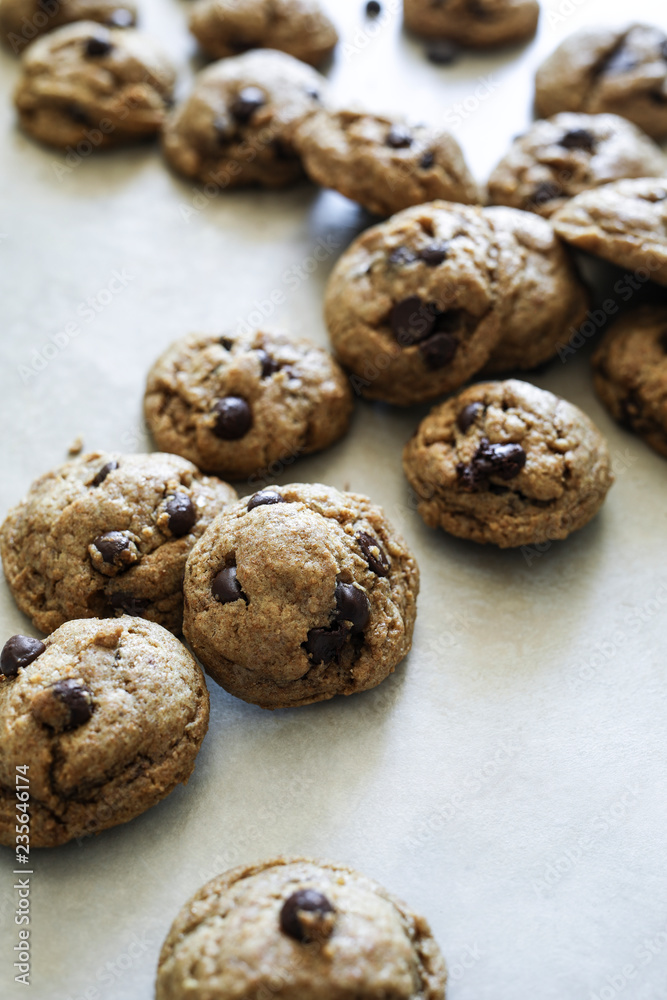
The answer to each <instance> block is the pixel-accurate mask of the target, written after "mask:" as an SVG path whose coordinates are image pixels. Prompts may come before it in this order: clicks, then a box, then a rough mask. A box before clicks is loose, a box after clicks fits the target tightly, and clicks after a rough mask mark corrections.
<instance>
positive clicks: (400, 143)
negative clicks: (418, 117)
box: [385, 125, 412, 149]
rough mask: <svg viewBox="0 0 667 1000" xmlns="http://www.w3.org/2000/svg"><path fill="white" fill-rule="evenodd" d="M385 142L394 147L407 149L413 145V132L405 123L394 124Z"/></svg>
mask: <svg viewBox="0 0 667 1000" xmlns="http://www.w3.org/2000/svg"><path fill="white" fill-rule="evenodd" d="M385 144H386V145H387V146H391V148H392V149H406V148H407V147H408V146H411V145H412V133H411V132H410V129H408V128H406V127H405V125H392V126H391V128H390V129H389V132H388V134H387V138H386V139H385Z"/></svg>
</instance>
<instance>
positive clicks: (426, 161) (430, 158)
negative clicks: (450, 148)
mask: <svg viewBox="0 0 667 1000" xmlns="http://www.w3.org/2000/svg"><path fill="white" fill-rule="evenodd" d="M434 163H435V153H433V152H432V151H431V150H430V149H429V150H428V151H427V152H426V153H424V155H423V156H422V158H421V160H420V161H419V166H420V167H421V168H422V170H428V169H429V168H430V167H432V166H433V164H434Z"/></svg>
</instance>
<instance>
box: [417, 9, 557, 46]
mask: <svg viewBox="0 0 667 1000" xmlns="http://www.w3.org/2000/svg"><path fill="white" fill-rule="evenodd" d="M403 16H404V20H405V26H406V27H407V28H409V29H410V30H411V31H414V32H415V33H416V34H417V35H425V36H427V37H431V36H435V37H436V38H449V39H451V40H452V41H453V42H458V44H459V45H466V46H469V47H470V48H493V47H495V46H500V45H513V44H515V43H517V42H523V41H525V40H526V39H528V38H532V37H533V35H534V34H535V32H536V30H537V22H538V20H539V17H540V5H539V3H538V2H537V0H403Z"/></svg>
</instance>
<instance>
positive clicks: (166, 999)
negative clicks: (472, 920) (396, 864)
mask: <svg viewBox="0 0 667 1000" xmlns="http://www.w3.org/2000/svg"><path fill="white" fill-rule="evenodd" d="M446 978H447V970H446V967H445V962H444V959H443V957H442V954H441V952H440V949H439V948H438V945H437V943H436V941H435V939H434V938H433V935H432V932H431V929H430V927H429V925H428V923H427V922H426V920H425V919H424V918H423V917H420V916H418V915H417V914H415V913H413V912H412V911H411V910H410V909H409V908H408V906H406V904H405V903H403V902H401V900H399V899H397V898H396V897H395V896H393V895H392V894H390V893H389V892H387V890H386V889H383V888H382V886H380V885H378V883H377V882H374V881H373V880H372V879H369V878H367V877H366V876H365V875H362V874H360V873H359V872H356V871H354V870H353V869H351V868H348V867H347V866H345V865H339V864H333V863H331V862H328V861H315V860H312V859H309V858H296V857H278V858H272V859H269V860H266V861H263V862H260V863H258V864H255V865H246V866H243V867H240V868H235V869H232V870H231V871H228V872H225V873H224V874H223V875H219V876H218V877H217V878H215V879H213V880H212V881H211V882H208V883H207V884H206V885H205V886H203V887H202V888H201V889H200V890H199V891H198V892H197V893H196V894H195V895H194V896H193V897H192V899H190V900H189V901H188V902H187V903H186V904H185V906H184V907H183V908H182V910H181V912H180V913H179V914H178V916H177V917H176V919H175V921H174V923H173V924H172V927H171V930H170V932H169V934H168V936H167V939H166V941H165V942H164V945H163V947H162V951H161V954H160V959H159V963H158V973H157V985H156V1000H176V998H177V997H181V996H183V989H184V987H185V984H186V983H187V991H188V997H189V998H191V1000H204V998H205V997H210V996H212V995H213V994H212V991H214V993H215V996H216V998H219V1000H235V998H237V997H238V996H245V995H247V994H249V993H252V992H253V991H254V990H258V991H260V992H262V991H264V990H267V991H270V989H271V986H272V984H273V983H275V982H276V981H277V980H278V981H279V982H280V983H281V984H282V990H283V992H284V993H285V995H286V996H294V997H299V998H301V1000H327V998H330V997H334V996H335V997H336V998H337V1000H359V998H361V997H380V996H391V998H392V1000H416V998H417V997H418V998H420V1000H444V997H445V981H446Z"/></svg>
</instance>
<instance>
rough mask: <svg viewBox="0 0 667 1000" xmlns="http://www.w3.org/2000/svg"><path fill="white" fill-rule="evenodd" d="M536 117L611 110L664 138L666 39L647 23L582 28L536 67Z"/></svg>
mask: <svg viewBox="0 0 667 1000" xmlns="http://www.w3.org/2000/svg"><path fill="white" fill-rule="evenodd" d="M535 108H536V110H537V113H538V115H539V116H540V118H549V117H550V116H551V115H555V114H557V113H558V112H559V111H584V112H587V113H588V114H601V113H604V112H611V113H612V114H616V115H621V116H622V117H623V118H627V119H628V120H629V121H631V122H634V123H635V125H639V127H640V128H642V129H643V130H644V131H645V132H647V133H648V134H649V135H652V136H653V137H654V138H656V139H660V138H662V137H663V136H665V135H667V35H666V34H665V32H664V31H662V30H661V29H660V28H657V27H655V26H653V25H648V24H632V25H629V26H627V27H625V28H611V27H605V26H602V25H599V26H598V27H591V28H582V29H581V31H577V32H575V33H574V34H572V35H569V36H568V37H567V38H566V39H565V41H564V42H562V43H561V44H560V45H559V46H558V48H557V49H556V51H555V52H553V53H552V54H551V55H550V56H549V57H548V58H547V59H546V60H545V61H544V62H543V63H542V65H541V66H540V68H539V69H538V71H537V76H536V80H535Z"/></svg>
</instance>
